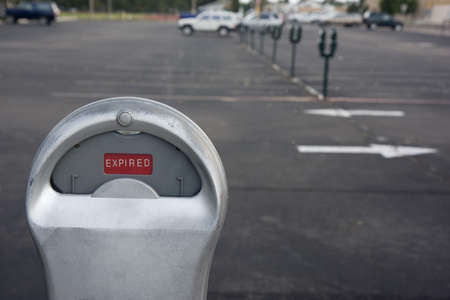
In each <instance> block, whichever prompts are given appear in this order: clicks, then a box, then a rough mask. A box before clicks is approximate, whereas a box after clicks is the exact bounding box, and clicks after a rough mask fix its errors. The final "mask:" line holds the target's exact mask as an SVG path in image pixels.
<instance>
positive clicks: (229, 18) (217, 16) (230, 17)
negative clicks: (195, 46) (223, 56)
mask: <svg viewBox="0 0 450 300" xmlns="http://www.w3.org/2000/svg"><path fill="white" fill-rule="evenodd" d="M238 24H239V17H238V15H237V14H235V13H232V12H229V11H204V12H202V13H199V14H198V15H197V16H196V17H194V18H182V19H179V20H178V28H179V29H180V30H181V33H182V34H183V35H185V36H189V35H192V34H193V33H194V32H195V31H209V32H214V31H215V32H217V34H218V35H219V36H220V37H226V36H228V34H229V32H230V31H233V30H236V28H237V26H238Z"/></svg>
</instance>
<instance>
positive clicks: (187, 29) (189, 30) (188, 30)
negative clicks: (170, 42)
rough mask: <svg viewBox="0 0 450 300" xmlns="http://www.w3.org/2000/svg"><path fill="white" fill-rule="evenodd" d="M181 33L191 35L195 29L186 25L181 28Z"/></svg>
mask: <svg viewBox="0 0 450 300" xmlns="http://www.w3.org/2000/svg"><path fill="white" fill-rule="evenodd" d="M181 33H182V34H183V35H184V36H189V35H192V33H194V30H193V29H192V27H191V26H184V27H183V28H181Z"/></svg>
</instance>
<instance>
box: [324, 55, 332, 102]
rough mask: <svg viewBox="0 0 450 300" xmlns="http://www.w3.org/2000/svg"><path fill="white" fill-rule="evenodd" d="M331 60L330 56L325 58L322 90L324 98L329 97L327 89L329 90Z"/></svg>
mask: <svg viewBox="0 0 450 300" xmlns="http://www.w3.org/2000/svg"><path fill="white" fill-rule="evenodd" d="M329 59H330V58H329V57H328V56H326V57H325V69H324V75H323V88H322V94H323V96H324V97H326V96H327V89H328V60H329Z"/></svg>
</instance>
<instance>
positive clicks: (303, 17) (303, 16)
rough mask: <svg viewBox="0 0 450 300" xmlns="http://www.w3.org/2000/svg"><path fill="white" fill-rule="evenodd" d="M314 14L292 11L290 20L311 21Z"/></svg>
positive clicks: (298, 21)
mask: <svg viewBox="0 0 450 300" xmlns="http://www.w3.org/2000/svg"><path fill="white" fill-rule="evenodd" d="M312 17H313V16H312V15H311V14H310V13H303V12H298V13H292V14H290V15H289V16H288V21H289V22H297V23H311V21H312Z"/></svg>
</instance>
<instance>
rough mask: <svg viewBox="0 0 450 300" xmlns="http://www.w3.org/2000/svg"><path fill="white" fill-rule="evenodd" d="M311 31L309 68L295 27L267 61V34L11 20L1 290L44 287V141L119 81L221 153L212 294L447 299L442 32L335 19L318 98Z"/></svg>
mask: <svg viewBox="0 0 450 300" xmlns="http://www.w3.org/2000/svg"><path fill="white" fill-rule="evenodd" d="M316 34H317V27H310V26H305V28H304V36H303V39H302V41H301V43H300V46H299V47H297V50H298V53H297V62H298V65H297V67H296V74H297V75H296V77H298V78H299V79H300V80H301V81H302V82H303V83H304V84H302V83H301V82H300V83H299V82H296V81H295V80H294V82H293V81H292V79H291V78H289V77H288V76H286V75H284V74H283V70H289V67H290V66H289V62H290V52H289V50H290V45H289V44H288V42H287V40H285V38H286V32H285V33H284V39H282V40H280V45H279V49H278V54H279V56H278V57H277V62H278V65H279V68H273V67H272V66H271V64H270V63H268V62H267V60H270V56H269V53H270V52H269V49H271V48H270V45H271V41H270V40H269V39H268V36H266V41H265V42H267V45H266V47H265V49H267V51H268V52H267V55H268V56H267V57H268V58H264V57H262V56H260V55H258V54H257V53H256V54H255V53H254V52H253V51H250V50H249V49H247V45H242V44H241V43H240V39H239V36H238V35H236V34H234V35H232V36H231V37H229V38H224V39H223V38H222V39H221V38H219V37H218V36H217V35H216V34H199V33H194V35H193V36H192V37H183V36H182V35H181V33H180V32H179V31H178V30H177V29H176V25H175V24H173V23H147V22H106V21H105V22H102V21H99V22H89V21H75V22H67V23H59V24H55V26H51V27H43V26H39V25H37V24H33V23H29V24H21V25H18V26H6V25H4V26H0V40H1V41H2V42H1V43H0V65H1V69H0V91H1V93H0V153H1V156H0V169H1V170H2V172H1V174H0V199H1V202H0V232H1V234H0V245H1V246H0V266H1V268H0V298H2V299H45V288H44V282H43V277H42V269H41V265H40V262H39V258H38V254H37V252H36V250H35V247H34V244H33V242H32V239H31V236H30V234H29V232H28V229H27V224H26V217H25V192H26V186H27V179H28V175H29V171H30V166H31V163H32V160H33V156H34V154H35V153H36V151H37V149H38V147H39V145H40V143H41V142H42V140H43V139H44V138H45V136H46V134H47V133H48V132H49V131H50V130H51V128H52V127H53V126H55V125H56V124H57V122H58V121H59V120H61V119H62V118H63V117H64V116H66V115H67V114H69V113H70V112H72V111H73V110H75V109H77V108H79V107H81V106H83V105H85V104H87V103H90V102H93V101H96V100H100V99H104V98H107V97H114V96H125V95H126V96H140V97H146V98H150V99H154V100H158V101H161V102H164V103H166V104H168V105H171V106H173V107H175V108H176V109H178V110H180V111H181V112H183V113H184V114H186V115H187V116H189V117H190V118H192V119H193V120H194V121H195V122H196V123H197V124H198V125H199V126H200V127H201V128H202V129H203V130H204V131H205V132H206V134H207V135H208V136H209V137H210V138H211V140H212V142H213V143H214V145H215V146H216V148H217V150H218V152H219V154H220V156H221V158H222V160H223V163H224V166H225V170H226V172H227V177H228V184H229V194H230V198H229V208H228V215H227V220H226V223H225V227H224V231H223V233H222V236H221V239H220V240H219V244H218V246H217V249H216V252H215V255H214V259H213V263H212V268H211V274H210V281H209V292H208V299H445V298H449V297H450V275H449V274H450V263H449V259H448V258H449V254H448V249H449V248H450V242H449V241H450V229H449V228H450V227H449V225H450V218H449V211H450V210H449V209H450V202H449V200H450V142H449V139H448V133H447V128H448V127H449V122H450V121H449V118H448V115H449V113H450V99H449V97H448V88H449V87H448V80H447V79H448V77H449V76H450V67H449V61H450V60H449V59H448V55H449V54H448V51H445V50H447V48H446V47H447V46H448V43H449V40H448V38H446V37H435V36H432V37H430V36H426V35H421V34H416V33H409V32H403V33H394V32H390V31H382V30H380V31H377V32H367V31H365V30H362V29H356V28H353V29H342V30H341V29H339V48H338V52H337V53H336V57H335V58H334V59H333V60H332V61H331V63H330V90H329V95H330V98H329V99H328V100H325V101H319V100H318V99H317V97H316V96H315V95H313V94H311V93H310V92H309V91H308V90H307V89H306V87H305V85H309V86H311V87H313V88H314V89H316V90H318V91H320V86H321V81H320V76H321V74H322V73H321V72H322V71H321V70H322V68H323V61H322V59H321V58H320V57H319V54H318V51H317V45H316V42H317V36H316ZM256 45H258V40H257V39H256ZM424 49H426V50H424ZM311 110H315V113H312V112H311ZM317 110H320V112H319V113H317ZM324 110H326V111H325V112H324ZM374 111H377V112H401V113H396V114H394V115H396V116H388V115H383V114H382V113H378V115H377V114H374V113H373V112H374ZM371 145H384V146H387V147H388V150H383V151H388V152H382V151H381V150H380V151H379V150H373V149H374V148H373V147H372V146H371ZM302 146H308V147H315V148H314V149H316V150H315V151H312V152H302V151H300V150H301V149H304V148H301V147H302ZM325 146H326V147H332V149H336V147H340V148H339V149H340V150H339V151H341V152H340V153H336V152H335V153H333V152H330V151H329V150H327V151H328V152H327V151H325V150H324V148H323V147H325ZM389 147H390V148H389ZM403 147H414V148H420V149H424V148H425V149H432V150H433V151H430V152H427V153H426V154H415V155H412V154H408V153H410V152H408V151H410V148H407V149H409V150H407V151H406V152H404V149H405V148H403ZM381 148H382V147H381ZM327 149H330V148H327ZM349 149H352V150H351V151H350V150H349ZM367 149H369V150H367ZM376 149H380V147H378V148H376ZM345 151H347V152H345ZM386 153H389V154H386ZM386 156H388V157H386ZM149 272H157V270H149Z"/></svg>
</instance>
